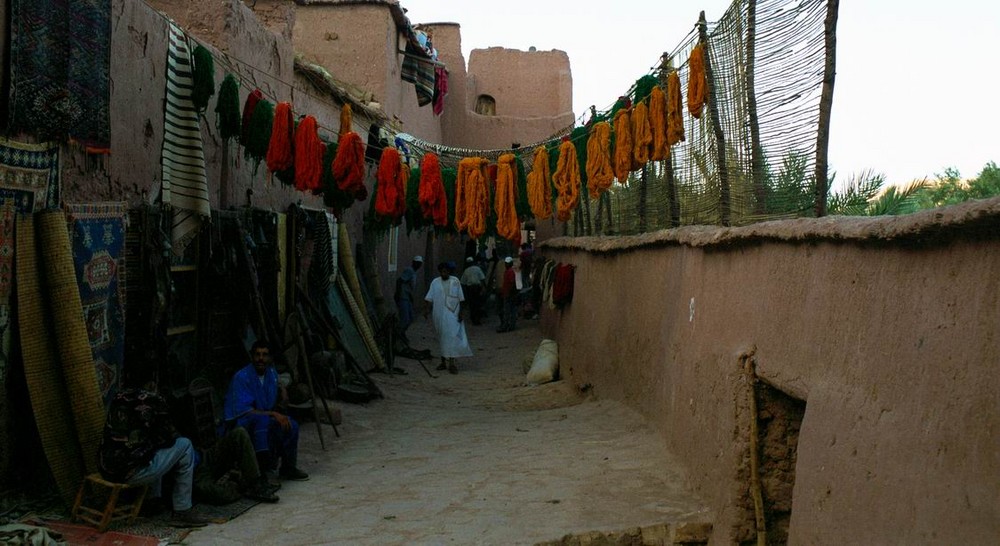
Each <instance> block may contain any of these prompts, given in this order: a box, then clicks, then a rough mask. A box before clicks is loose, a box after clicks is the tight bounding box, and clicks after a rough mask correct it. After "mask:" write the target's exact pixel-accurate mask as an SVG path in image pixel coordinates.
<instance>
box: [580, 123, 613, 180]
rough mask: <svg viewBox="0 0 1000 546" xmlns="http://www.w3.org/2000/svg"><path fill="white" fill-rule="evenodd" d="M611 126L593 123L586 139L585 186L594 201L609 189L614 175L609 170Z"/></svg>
mask: <svg viewBox="0 0 1000 546" xmlns="http://www.w3.org/2000/svg"><path fill="white" fill-rule="evenodd" d="M610 147H611V125H610V124H609V123H608V122H606V121H601V122H598V123H595V124H594V126H593V127H591V128H590V138H589V139H587V186H589V190H590V197H591V198H593V199H596V198H598V197H600V196H601V194H602V193H604V192H605V191H607V189H608V188H610V187H611V181H612V180H614V179H615V173H614V171H613V170H612V169H611V150H610V149H609V148H610Z"/></svg>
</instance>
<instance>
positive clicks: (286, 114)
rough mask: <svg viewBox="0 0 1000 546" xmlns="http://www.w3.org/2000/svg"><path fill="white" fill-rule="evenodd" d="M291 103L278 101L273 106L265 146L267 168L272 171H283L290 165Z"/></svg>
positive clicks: (291, 160) (292, 126)
mask: <svg viewBox="0 0 1000 546" xmlns="http://www.w3.org/2000/svg"><path fill="white" fill-rule="evenodd" d="M294 127H295V124H294V123H293V122H292V105H291V103H288V102H279V103H278V105H277V106H275V107H274V121H273V122H272V124H271V141H270V142H269V143H268V146H267V156H265V159H266V161H267V170H269V171H271V172H272V173H275V172H278V171H284V170H287V169H289V168H291V166H292V162H293V160H294V157H293V156H292V138H293V135H292V130H293V128H294Z"/></svg>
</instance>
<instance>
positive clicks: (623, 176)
mask: <svg viewBox="0 0 1000 546" xmlns="http://www.w3.org/2000/svg"><path fill="white" fill-rule="evenodd" d="M612 159H613V160H614V170H615V178H617V179H618V183H619V184H624V183H626V182H628V173H629V172H631V171H632V122H631V120H630V119H629V114H628V110H626V109H624V108H622V109H621V110H619V111H618V113H617V114H615V151H614V157H613V158H612Z"/></svg>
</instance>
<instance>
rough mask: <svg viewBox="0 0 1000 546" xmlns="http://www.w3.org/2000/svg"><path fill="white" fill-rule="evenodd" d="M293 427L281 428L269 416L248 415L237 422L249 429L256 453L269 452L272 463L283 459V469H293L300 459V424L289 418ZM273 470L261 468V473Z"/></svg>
mask: <svg viewBox="0 0 1000 546" xmlns="http://www.w3.org/2000/svg"><path fill="white" fill-rule="evenodd" d="M288 421H289V422H291V424H292V426H291V428H290V429H288V430H284V429H282V428H281V425H279V424H278V422H277V421H275V420H274V419H273V418H271V417H270V416H268V415H260V414H256V413H248V414H246V415H244V416H243V417H240V418H239V419H237V420H236V424H237V425H239V426H241V427H243V428H245V429H247V432H249V433H250V439H251V440H252V441H253V449H254V451H256V452H258V453H260V452H262V451H264V452H269V453H270V454H271V456H272V457H273V459H272V462H273V461H275V460H277V459H278V458H279V457H280V458H281V468H282V469H291V468H296V467H297V466H298V462H299V461H298V459H299V423H298V422H296V421H295V419H292V418H291V417H289V418H288ZM268 470H271V469H269V468H261V469H260V471H261V473H264V472H267V471H268Z"/></svg>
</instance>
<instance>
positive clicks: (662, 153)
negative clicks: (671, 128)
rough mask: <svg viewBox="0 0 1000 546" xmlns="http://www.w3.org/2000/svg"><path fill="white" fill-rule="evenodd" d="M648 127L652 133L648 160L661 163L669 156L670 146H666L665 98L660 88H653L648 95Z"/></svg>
mask: <svg viewBox="0 0 1000 546" xmlns="http://www.w3.org/2000/svg"><path fill="white" fill-rule="evenodd" d="M649 127H650V130H651V131H652V133H653V147H652V150H651V151H650V152H649V159H651V160H653V161H663V160H664V159H666V158H667V156H668V155H669V154H670V146H667V96H666V95H664V94H663V90H662V89H660V86H655V87H653V92H652V93H650V94H649Z"/></svg>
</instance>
